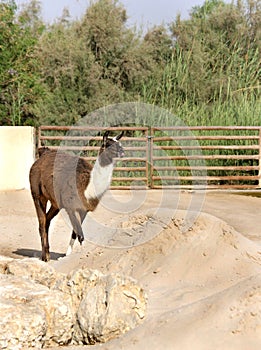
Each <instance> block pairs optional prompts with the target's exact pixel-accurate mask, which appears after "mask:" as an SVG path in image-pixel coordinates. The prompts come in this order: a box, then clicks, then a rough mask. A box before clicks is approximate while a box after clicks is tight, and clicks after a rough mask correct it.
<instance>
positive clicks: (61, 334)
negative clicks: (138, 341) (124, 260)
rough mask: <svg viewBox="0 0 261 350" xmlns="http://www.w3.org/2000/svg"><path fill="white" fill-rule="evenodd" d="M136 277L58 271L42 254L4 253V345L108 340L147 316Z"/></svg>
mask: <svg viewBox="0 0 261 350" xmlns="http://www.w3.org/2000/svg"><path fill="white" fill-rule="evenodd" d="M145 312H146V295H145V292H144V291H143V289H142V288H141V287H140V286H139V285H138V284H137V282H136V281H135V280H133V279H132V278H129V277H123V276H120V275H118V274H113V275H104V274H102V273H101V272H100V271H97V270H89V269H79V270H75V271H72V272H71V273H70V274H69V275H64V274H60V273H57V272H56V271H55V270H54V269H53V268H52V267H51V266H49V265H48V264H46V263H43V262H41V261H39V260H37V259H22V260H15V259H9V258H4V257H0V314H1V318H0V348H1V349H10V350H15V349H22V348H29V347H36V348H42V347H48V346H51V345H64V344H69V343H74V344H94V343H96V342H106V341H108V340H110V339H112V338H115V337H117V336H119V335H121V334H123V333H125V332H127V331H128V330H130V329H133V328H135V327H136V326H137V325H138V324H139V323H141V322H142V320H143V319H144V317H145Z"/></svg>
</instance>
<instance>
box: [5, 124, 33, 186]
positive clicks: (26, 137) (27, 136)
mask: <svg viewBox="0 0 261 350" xmlns="http://www.w3.org/2000/svg"><path fill="white" fill-rule="evenodd" d="M34 135H35V133H34V128H32V127H30V126H0V190H18V189H22V188H30V184H29V170H30V167H31V165H32V164H33V162H34V155H35V142H34V139H35V137H34Z"/></svg>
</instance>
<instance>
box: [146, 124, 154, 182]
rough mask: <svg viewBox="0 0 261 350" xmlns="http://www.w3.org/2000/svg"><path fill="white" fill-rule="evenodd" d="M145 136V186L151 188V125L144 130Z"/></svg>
mask: <svg viewBox="0 0 261 350" xmlns="http://www.w3.org/2000/svg"><path fill="white" fill-rule="evenodd" d="M146 137H147V150H146V157H147V160H146V173H147V174H146V176H147V186H148V188H153V179H152V172H153V169H152V145H151V139H152V136H151V127H149V128H147V130H146Z"/></svg>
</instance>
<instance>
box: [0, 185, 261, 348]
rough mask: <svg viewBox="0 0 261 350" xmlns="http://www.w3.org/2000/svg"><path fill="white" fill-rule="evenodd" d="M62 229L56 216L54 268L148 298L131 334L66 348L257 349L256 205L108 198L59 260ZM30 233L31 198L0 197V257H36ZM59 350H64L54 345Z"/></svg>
mask: <svg viewBox="0 0 261 350" xmlns="http://www.w3.org/2000/svg"><path fill="white" fill-rule="evenodd" d="M67 222H68V220H67V219H66V215H65V214H63V213H61V214H59V216H58V217H57V218H56V219H55V221H54V222H53V224H52V226H51V234H50V236H51V237H50V246H51V252H52V253H51V257H52V261H51V262H50V264H51V265H52V266H54V267H55V268H56V269H57V270H59V271H61V272H65V273H66V272H68V271H71V270H72V269H74V268H79V267H81V266H85V267H88V268H93V269H99V270H101V271H103V272H104V273H113V272H118V273H121V274H124V275H129V276H132V277H133V278H135V279H137V280H138V282H139V283H140V284H141V285H142V286H143V287H144V289H145V290H146V292H147V295H148V311H147V316H146V318H145V321H144V323H143V324H142V325H141V326H139V327H138V328H137V329H134V330H132V331H130V332H128V333H126V334H125V335H124V336H122V337H120V338H118V339H115V340H112V341H110V342H109V343H107V344H99V345H97V346H91V347H88V346H87V347H85V346H78V347H75V346H72V347H70V349H71V350H74V349H75V350H76V349H77V350H84V349H93V350H94V349H104V350H105V349H106V350H115V349H124V350H125V349H126V350H132V349H133V350H151V349H157V350H161V349H162V350H179V349H183V350H191V349H192V348H193V349H195V350H202V349H206V350H219V349H220V350H221V349H222V350H246V349H247V350H256V349H259V348H261V198H257V197H248V196H239V195H236V194H232V193H220V192H219V193H216V192H209V193H204V192H179V191H133V192H131V191H112V192H108V193H107V194H106V195H105V197H104V199H103V200H102V202H101V203H100V205H99V207H98V208H97V211H96V212H95V213H92V214H91V215H89V217H88V218H87V220H86V221H85V222H84V225H83V227H84V232H85V238H86V243H85V245H84V246H83V247H80V246H79V245H78V244H76V247H75V249H74V253H73V254H71V255H70V256H69V257H64V252H65V251H66V249H67V244H68V242H69V239H70V231H71V229H70V227H69V225H68V223H67ZM37 226H38V224H37V219H36V215H35V210H34V207H33V202H32V200H31V197H30V193H29V191H17V192H2V193H0V233H1V235H0V255H6V256H10V257H14V258H22V257H25V256H30V257H33V256H36V257H40V239H39V237H38V233H37ZM59 257H63V258H62V259H59V260H58V258H59ZM61 349H64V350H65V349H67V348H66V347H64V348H61V347H60V348H53V350H61Z"/></svg>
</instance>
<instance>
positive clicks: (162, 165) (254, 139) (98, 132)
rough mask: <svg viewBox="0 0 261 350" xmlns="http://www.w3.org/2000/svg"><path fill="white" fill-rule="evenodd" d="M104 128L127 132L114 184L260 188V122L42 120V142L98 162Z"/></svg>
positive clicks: (140, 186)
mask: <svg viewBox="0 0 261 350" xmlns="http://www.w3.org/2000/svg"><path fill="white" fill-rule="evenodd" d="M104 130H111V133H112V135H114V134H115V133H117V132H119V131H121V130H124V132H125V135H124V137H123V138H122V144H123V147H124V149H125V157H124V158H121V159H119V160H118V161H117V163H116V166H115V169H114V176H113V181H112V186H111V187H112V188H115V189H119V188H120V189H129V188H135V189H136V188H162V187H165V188H187V189H200V188H204V189H205V188H209V189H210V188H223V189H227V188H234V189H257V188H261V126H258V127H250V126H245V127H243V126H242V127H232V126H231V127H218V126H215V127H206V126H203V127H198V126H197V127H189V128H188V127H185V126H175V127H146V126H140V127H110V128H106V129H105V128H99V129H97V128H93V127H78V126H73V127H69V126H41V127H39V129H38V147H42V146H47V147H50V148H53V149H57V148H59V149H61V150H64V151H67V152H73V153H77V154H78V155H81V156H83V157H85V158H86V159H87V160H89V161H90V162H94V161H95V159H96V157H97V153H98V150H99V148H100V143H101V139H102V133H103V131H104Z"/></svg>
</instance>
